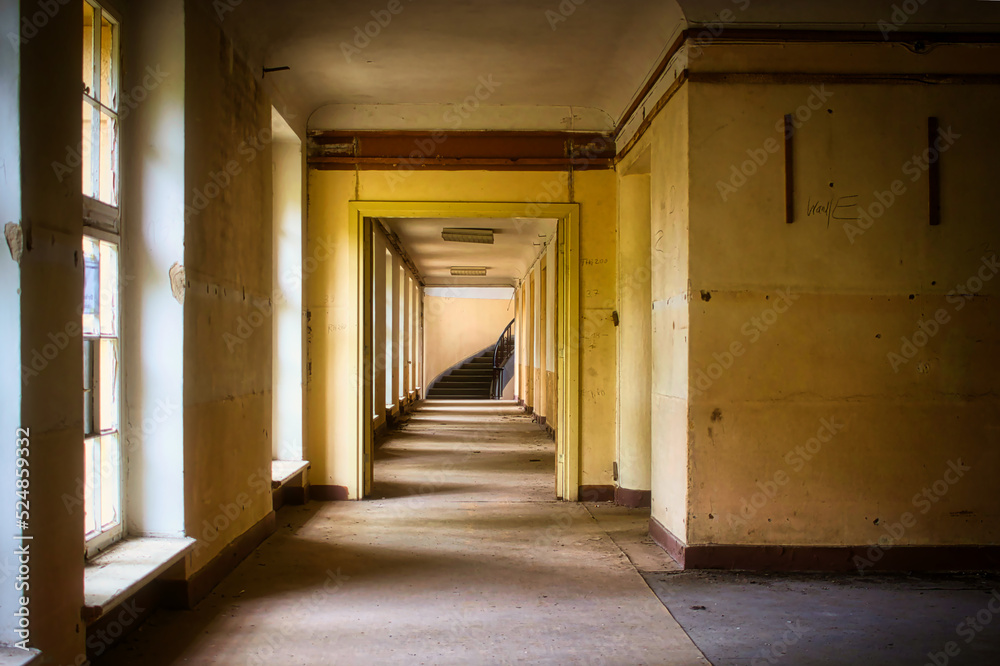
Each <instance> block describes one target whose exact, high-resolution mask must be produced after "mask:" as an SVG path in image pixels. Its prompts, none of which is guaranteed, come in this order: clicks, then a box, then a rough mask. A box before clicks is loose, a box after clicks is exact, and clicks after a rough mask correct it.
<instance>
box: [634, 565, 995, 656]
mask: <svg viewBox="0 0 1000 666" xmlns="http://www.w3.org/2000/svg"><path fill="white" fill-rule="evenodd" d="M645 577H646V580H647V581H648V582H649V584H650V586H651V587H652V588H653V590H654V591H655V592H656V593H657V595H658V596H659V597H660V599H661V600H662V601H663V602H664V603H665V604H666V605H667V607H668V608H669V609H670V611H671V613H673V615H674V617H676V618H677V620H678V621H679V622H680V623H681V625H682V626H683V627H684V629H685V630H687V632H688V633H689V634H690V636H691V638H692V639H694V641H695V643H696V644H697V645H698V647H699V648H701V649H702V650H703V651H704V652H705V655H706V656H707V657H708V658H709V659H710V660H711V662H712V663H713V664H714V665H715V666H764V665H765V664H788V666H821V665H822V666H826V665H831V666H832V665H840V664H866V665H867V664H871V665H877V666H923V665H924V664H931V665H933V666H946V665H948V666H995V665H996V664H1000V592H998V590H1000V576H997V575H974V574H967V575H954V576H941V575H937V576H924V575H921V576H907V575H865V576H856V575H827V574H792V575H789V574H784V575H779V574H750V573H743V572H708V571H691V572H683V573H673V574H664V573H649V574H646V575H645ZM949 644H951V646H950V647H949Z"/></svg>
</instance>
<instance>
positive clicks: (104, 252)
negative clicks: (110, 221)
mask: <svg viewBox="0 0 1000 666" xmlns="http://www.w3.org/2000/svg"><path fill="white" fill-rule="evenodd" d="M100 248H101V294H100V298H101V302H100V319H101V335H107V336H117V335H118V246H117V245H115V244H114V243H108V242H106V241H101V244H100Z"/></svg>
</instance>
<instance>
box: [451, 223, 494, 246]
mask: <svg viewBox="0 0 1000 666" xmlns="http://www.w3.org/2000/svg"><path fill="white" fill-rule="evenodd" d="M441 238H442V239H443V240H446V241H452V242H454V243H484V244H486V245H493V230H492V229H460V228H455V227H451V228H444V229H442V230H441Z"/></svg>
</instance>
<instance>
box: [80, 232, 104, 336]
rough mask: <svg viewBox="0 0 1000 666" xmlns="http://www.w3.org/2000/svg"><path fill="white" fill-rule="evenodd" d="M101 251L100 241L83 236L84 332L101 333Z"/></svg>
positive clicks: (88, 333) (86, 333)
mask: <svg viewBox="0 0 1000 666" xmlns="http://www.w3.org/2000/svg"><path fill="white" fill-rule="evenodd" d="M100 308H101V251H100V243H98V241H97V240H95V239H93V238H90V237H88V236H84V237H83V334H84V335H89V336H98V335H100V334H101V324H100V319H99V317H100Z"/></svg>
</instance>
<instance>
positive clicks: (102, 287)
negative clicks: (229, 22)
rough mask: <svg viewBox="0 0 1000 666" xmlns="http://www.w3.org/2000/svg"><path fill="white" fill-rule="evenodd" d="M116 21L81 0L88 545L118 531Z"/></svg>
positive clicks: (95, 546) (97, 545)
mask: <svg viewBox="0 0 1000 666" xmlns="http://www.w3.org/2000/svg"><path fill="white" fill-rule="evenodd" d="M118 40H119V23H118V21H117V20H116V19H115V18H114V17H113V16H112V15H110V14H109V13H108V11H107V10H106V9H105V8H104V7H102V6H101V5H99V4H98V3H96V2H91V1H90V0H83V141H82V143H81V150H80V155H81V171H82V172H83V174H82V187H83V200H84V207H83V218H84V219H83V227H84V231H83V285H84V286H83V450H84V470H85V472H84V477H85V478H84V481H83V484H82V487H83V498H82V499H83V506H84V521H85V528H84V532H85V533H86V539H87V552H88V553H90V554H92V553H94V552H96V551H98V550H100V549H102V548H104V547H106V546H108V545H109V544H111V543H113V542H114V541H116V540H117V539H119V538H121V536H122V534H123V533H124V528H125V520H124V516H123V515H122V509H123V506H124V502H123V501H122V495H123V489H124V466H123V464H122V438H121V432H120V423H121V395H122V386H121V380H122V371H121V340H120V337H119V336H120V333H121V315H120V312H119V301H120V294H121V281H120V279H119V266H120V260H119V248H120V246H121V213H120V206H119V192H120V180H119V145H118V137H119V127H118V102H119V93H118V80H119V55H118V53H119V47H118V44H119V41H118Z"/></svg>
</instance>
